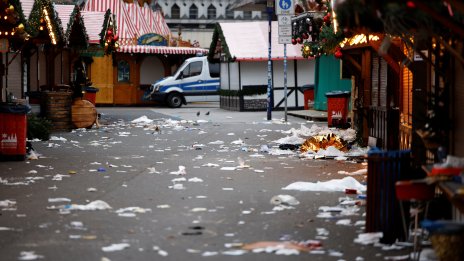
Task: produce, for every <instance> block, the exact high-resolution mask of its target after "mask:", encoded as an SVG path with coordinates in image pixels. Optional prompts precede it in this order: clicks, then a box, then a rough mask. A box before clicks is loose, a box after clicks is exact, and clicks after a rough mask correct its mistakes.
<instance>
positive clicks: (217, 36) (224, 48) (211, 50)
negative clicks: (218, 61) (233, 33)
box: [208, 23, 235, 62]
mask: <svg viewBox="0 0 464 261" xmlns="http://www.w3.org/2000/svg"><path fill="white" fill-rule="evenodd" d="M219 40H220V41H221V48H222V52H223V53H224V54H225V56H226V59H227V60H228V61H230V62H234V61H235V58H234V57H232V55H231V54H230V51H229V46H227V42H226V39H225V38H224V33H223V32H222V28H221V26H220V25H219V23H217V24H216V27H215V29H214V33H213V38H212V44H211V46H210V47H209V53H208V61H210V62H212V61H213V60H214V55H215V52H216V47H217V44H218V41H219Z"/></svg>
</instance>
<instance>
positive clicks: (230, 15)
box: [226, 5, 234, 19]
mask: <svg viewBox="0 0 464 261" xmlns="http://www.w3.org/2000/svg"><path fill="white" fill-rule="evenodd" d="M226 19H234V10H232V9H231V6H230V5H228V6H227V7H226Z"/></svg>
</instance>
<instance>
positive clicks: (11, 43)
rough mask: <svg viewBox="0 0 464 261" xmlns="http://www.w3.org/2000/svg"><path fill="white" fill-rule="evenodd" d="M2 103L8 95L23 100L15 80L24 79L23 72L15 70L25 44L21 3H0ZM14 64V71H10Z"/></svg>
mask: <svg viewBox="0 0 464 261" xmlns="http://www.w3.org/2000/svg"><path fill="white" fill-rule="evenodd" d="M0 17H2V18H4V19H0V102H3V101H6V100H7V97H8V95H10V94H11V95H13V96H15V97H18V98H22V97H23V95H22V92H21V85H19V84H17V83H16V82H15V78H21V77H22V75H23V74H22V70H15V69H14V64H15V63H17V61H18V60H20V59H16V58H17V57H18V55H17V53H16V52H13V51H17V50H20V49H21V47H22V46H23V44H24V38H25V36H26V33H25V23H26V20H25V18H24V13H23V8H22V6H21V2H19V1H15V0H7V1H1V2H0ZM12 63H13V68H12V70H9V68H10V66H11V64H12ZM18 71H19V73H18Z"/></svg>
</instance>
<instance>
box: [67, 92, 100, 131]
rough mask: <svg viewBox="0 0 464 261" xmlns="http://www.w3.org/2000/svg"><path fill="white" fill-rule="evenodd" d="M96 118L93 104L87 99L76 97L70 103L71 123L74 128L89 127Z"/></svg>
mask: <svg viewBox="0 0 464 261" xmlns="http://www.w3.org/2000/svg"><path fill="white" fill-rule="evenodd" d="M96 120H97V110H96V109H95V105H93V103H91V102H90V101H87V100H78V99H76V100H75V101H74V102H73V105H72V123H73V125H74V127H76V128H90V127H92V125H93V124H94V123H95V121H96Z"/></svg>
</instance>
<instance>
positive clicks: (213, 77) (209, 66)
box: [144, 56, 220, 108]
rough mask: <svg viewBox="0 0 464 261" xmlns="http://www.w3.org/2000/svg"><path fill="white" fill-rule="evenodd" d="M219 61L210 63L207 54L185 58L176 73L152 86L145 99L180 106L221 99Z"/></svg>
mask: <svg viewBox="0 0 464 261" xmlns="http://www.w3.org/2000/svg"><path fill="white" fill-rule="evenodd" d="M219 68H220V65H219V63H209V62H208V60H207V57H206V56H203V57H193V58H189V59H187V60H185V62H184V63H183V64H182V65H181V66H180V67H179V69H178V70H177V71H176V72H175V73H174V75H172V76H169V77H166V78H164V79H161V80H159V81H157V82H155V83H154V84H152V85H151V86H150V88H149V89H148V90H147V92H146V93H145V95H144V99H146V100H151V101H156V102H162V103H166V104H167V105H168V106H169V107H172V108H179V107H181V106H182V104H187V102H195V101H219V94H218V91H219V76H220V69H219Z"/></svg>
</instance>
